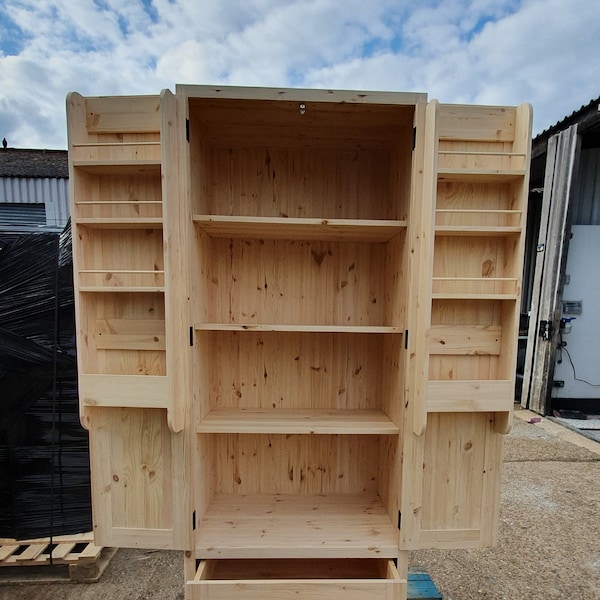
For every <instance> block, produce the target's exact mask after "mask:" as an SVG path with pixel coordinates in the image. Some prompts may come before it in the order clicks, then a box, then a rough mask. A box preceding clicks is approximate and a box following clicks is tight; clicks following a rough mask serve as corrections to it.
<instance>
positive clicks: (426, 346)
mask: <svg viewBox="0 0 600 600" xmlns="http://www.w3.org/2000/svg"><path fill="white" fill-rule="evenodd" d="M417 140H419V136H418V135H417ZM423 144H424V151H423V156H424V167H423V173H424V184H423V186H422V189H423V199H422V203H421V206H422V208H421V216H422V220H423V222H429V223H430V229H432V230H433V236H432V239H431V240H430V242H429V243H428V244H427V243H424V244H423V248H421V249H420V250H419V253H420V256H421V258H420V260H421V264H422V268H425V269H427V268H428V269H429V281H428V282H425V281H422V284H421V286H420V287H419V290H418V294H419V297H420V299H421V300H420V302H418V303H417V304H418V307H417V310H418V311H420V312H421V314H420V315H418V317H417V318H415V319H411V323H413V324H415V326H416V331H414V335H412V336H411V337H412V338H413V340H414V338H415V337H416V338H417V339H418V340H421V342H420V347H417V346H416V345H415V346H413V347H409V356H413V354H414V355H415V356H417V355H419V353H424V356H422V357H421V360H420V365H421V366H420V368H419V369H416V370H413V371H410V370H409V373H410V374H411V377H412V378H411V379H410V380H409V382H408V386H409V388H410V387H411V386H412V387H413V389H414V390H420V392H419V394H415V393H412V394H411V393H409V395H408V397H409V398H412V399H413V401H414V400H415V399H419V402H418V405H417V406H416V407H415V408H414V409H413V411H412V412H411V411H409V414H410V415H411V416H412V419H410V418H409V420H411V421H412V422H407V424H406V427H405V435H406V436H407V440H406V441H405V449H406V454H405V460H404V467H403V468H404V474H403V489H402V495H403V503H402V505H403V506H402V511H401V513H402V527H401V529H402V533H401V538H402V543H403V544H404V545H405V547H406V548H428V547H432V548H470V547H481V546H488V545H492V544H493V543H494V541H495V536H496V530H497V524H498V506H499V495H500V469H501V464H502V444H503V442H502V435H503V434H504V433H506V432H508V431H509V430H510V425H511V418H512V409H513V404H514V388H515V373H516V356H517V336H518V325H519V307H520V292H521V277H522V265H523V250H524V238H525V213H526V207H527V194H528V174H529V156H530V147H531V107H530V106H529V105H527V104H522V105H520V106H517V107H493V106H465V105H449V104H438V103H437V102H436V101H435V100H434V101H431V102H430V103H429V105H428V107H427V113H426V124H425V136H424V140H423ZM411 333H413V332H411ZM412 343H413V344H416V342H414V341H413V342H412ZM410 344H411V341H410V338H409V345H410ZM421 373H422V376H421V375H420V374H421ZM420 376H421V377H422V379H421V380H420V379H419V377H420Z"/></svg>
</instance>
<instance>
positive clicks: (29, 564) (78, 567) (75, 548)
mask: <svg viewBox="0 0 600 600" xmlns="http://www.w3.org/2000/svg"><path fill="white" fill-rule="evenodd" d="M115 552H116V549H115V548H104V547H101V546H96V545H95V544H94V539H93V534H92V533H79V534H74V535H62V536H56V537H54V538H53V539H52V543H51V542H50V538H39V539H30V540H14V539H4V538H0V583H3V584H7V583H27V582H32V583H51V582H65V581H72V582H74V583H95V582H97V581H98V580H99V579H100V577H101V576H102V573H103V572H104V570H105V569H106V566H107V565H108V563H109V561H110V559H111V558H112V557H113V555H114V553H115ZM1 567H10V569H9V568H1Z"/></svg>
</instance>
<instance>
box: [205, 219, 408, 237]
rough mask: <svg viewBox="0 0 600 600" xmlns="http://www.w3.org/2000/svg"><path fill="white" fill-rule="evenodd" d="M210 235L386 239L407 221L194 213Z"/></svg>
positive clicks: (401, 228) (396, 232)
mask: <svg viewBox="0 0 600 600" xmlns="http://www.w3.org/2000/svg"><path fill="white" fill-rule="evenodd" d="M193 219H194V222H195V223H196V225H197V226H198V227H200V228H201V229H202V230H203V231H205V232H206V233H207V234H208V235H210V236H211V237H236V238H241V237H244V238H260V239H285V240H293V239H296V240H322V241H352V242H387V241H389V240H391V239H392V238H393V237H394V236H396V235H397V234H398V233H400V232H401V231H402V230H403V229H405V228H406V225H407V222H406V221H392V220H359V219H318V218H287V217H251V216H226V215H194V217H193Z"/></svg>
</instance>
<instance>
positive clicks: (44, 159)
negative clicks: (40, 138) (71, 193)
mask: <svg viewBox="0 0 600 600" xmlns="http://www.w3.org/2000/svg"><path fill="white" fill-rule="evenodd" d="M0 177H48V178H63V179H66V178H68V177H69V166H68V155H67V151H66V150H30V149H23V148H1V147H0Z"/></svg>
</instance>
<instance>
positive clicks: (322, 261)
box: [209, 239, 394, 325]
mask: <svg viewBox="0 0 600 600" xmlns="http://www.w3.org/2000/svg"><path fill="white" fill-rule="evenodd" d="M385 260H386V256H385V245H384V244H357V243H328V242H298V241H290V242H286V241H274V240H217V239H215V240H213V241H212V252H211V261H212V264H211V267H212V268H211V276H210V277H209V285H210V287H211V292H212V311H213V318H212V320H214V321H218V322H224V323H288V324H328V325H393V324H394V323H388V322H387V321H388V319H387V318H386V315H385V314H384V310H385V303H386V302H385V293H384V282H385V277H384V276H385Z"/></svg>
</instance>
